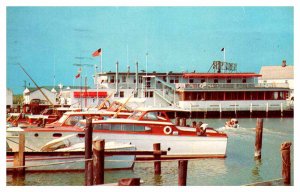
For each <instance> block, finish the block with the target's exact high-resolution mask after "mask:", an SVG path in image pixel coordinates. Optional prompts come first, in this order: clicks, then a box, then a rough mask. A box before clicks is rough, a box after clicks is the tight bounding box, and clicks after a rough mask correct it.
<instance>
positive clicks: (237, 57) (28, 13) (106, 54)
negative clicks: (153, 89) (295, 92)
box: [6, 7, 294, 94]
mask: <svg viewBox="0 0 300 192" xmlns="http://www.w3.org/2000/svg"><path fill="white" fill-rule="evenodd" d="M293 12H294V10H293V7H7V16H6V20H7V25H6V36H7V42H6V49H7V66H6V70H7V71H6V86H7V88H10V89H12V90H13V92H14V93H15V94H17V93H22V91H23V90H24V87H23V86H24V81H27V84H28V83H29V82H30V85H31V86H33V83H32V82H31V81H30V79H29V78H28V77H27V76H26V75H25V73H24V72H23V71H22V70H21V69H20V67H19V66H17V65H16V64H17V63H19V64H21V65H22V66H23V67H24V68H25V69H26V71H27V72H28V73H29V74H30V75H31V77H32V78H33V79H34V80H35V81H36V83H37V84H38V85H39V86H46V85H50V86H53V85H58V84H59V83H61V84H63V85H80V82H79V79H80V78H79V79H77V80H76V79H75V75H76V74H77V71H78V67H77V66H74V64H78V63H81V64H90V65H98V66H99V68H100V57H92V53H93V52H94V51H95V50H97V49H99V48H101V49H102V51H103V52H102V66H103V72H108V71H115V63H116V62H117V61H118V62H119V71H127V66H128V65H129V66H130V68H131V71H132V72H134V71H135V63H136V62H139V69H140V70H141V69H144V70H146V53H148V57H147V71H148V72H152V71H156V72H169V71H173V72H183V71H185V72H192V71H194V70H195V71H196V72H207V71H208V70H209V68H210V66H211V64H212V62H213V61H215V60H221V61H223V59H224V55H223V54H224V52H222V51H221V49H222V48H225V51H226V55H225V56H226V57H225V58H226V61H227V62H233V63H237V64H238V72H256V73H259V71H260V68H261V67H262V66H267V65H280V64H281V62H282V60H286V61H287V64H288V65H294V32H293V31H294V26H293V23H294V17H293V14H294V13H293ZM79 57H81V58H83V59H78V58H79ZM94 73H95V69H94V67H85V68H83V71H82V75H84V76H87V77H88V83H89V85H90V86H92V81H93V79H92V75H93V74H94ZM54 77H55V78H54Z"/></svg>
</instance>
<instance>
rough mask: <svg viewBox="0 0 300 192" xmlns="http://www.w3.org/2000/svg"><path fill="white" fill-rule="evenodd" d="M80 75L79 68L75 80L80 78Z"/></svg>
mask: <svg viewBox="0 0 300 192" xmlns="http://www.w3.org/2000/svg"><path fill="white" fill-rule="evenodd" d="M80 73H81V67H80V68H79V69H78V74H77V75H76V76H75V78H76V79H77V78H79V77H80Z"/></svg>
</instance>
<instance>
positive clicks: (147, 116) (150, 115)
mask: <svg viewBox="0 0 300 192" xmlns="http://www.w3.org/2000/svg"><path fill="white" fill-rule="evenodd" d="M143 119H145V120H157V119H158V118H157V112H148V113H146V114H145V115H144V117H143Z"/></svg>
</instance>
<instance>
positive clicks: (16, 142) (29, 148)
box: [6, 138, 36, 151]
mask: <svg viewBox="0 0 300 192" xmlns="http://www.w3.org/2000/svg"><path fill="white" fill-rule="evenodd" d="M6 139H7V140H9V141H11V142H13V143H15V144H18V145H19V142H16V141H13V140H10V139H8V138H6ZM25 148H27V149H30V150H32V151H36V150H34V149H31V148H30V147H26V146H25Z"/></svg>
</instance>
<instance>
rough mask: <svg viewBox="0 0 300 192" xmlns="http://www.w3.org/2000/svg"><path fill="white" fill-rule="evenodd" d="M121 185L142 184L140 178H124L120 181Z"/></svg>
mask: <svg viewBox="0 0 300 192" xmlns="http://www.w3.org/2000/svg"><path fill="white" fill-rule="evenodd" d="M118 185H119V186H140V185H141V181H140V178H123V179H120V180H119V181H118Z"/></svg>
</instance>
